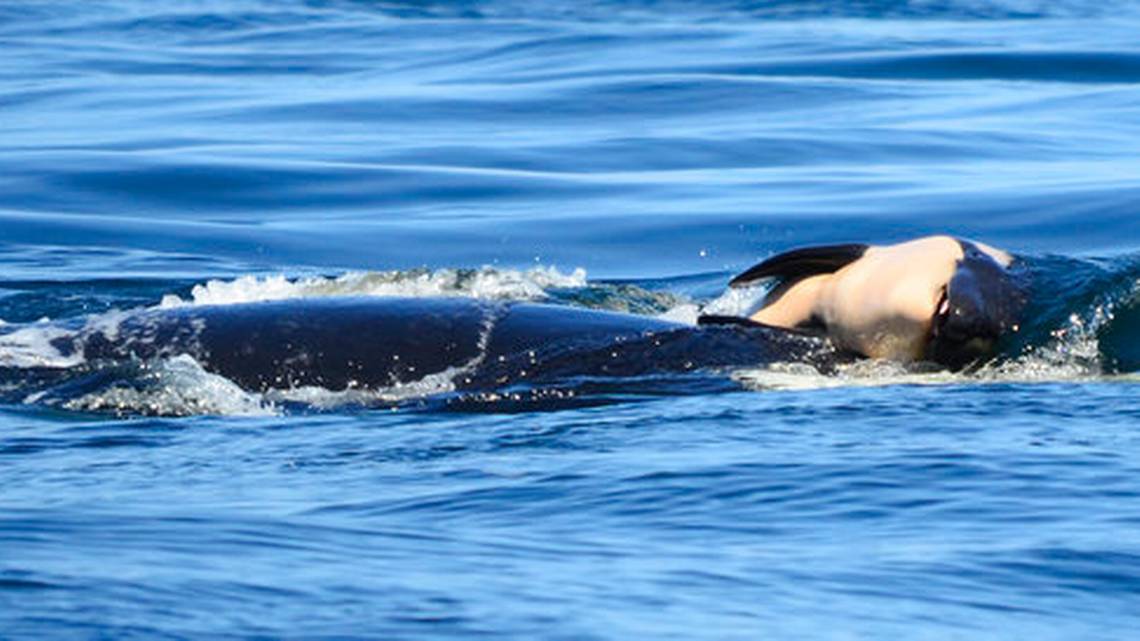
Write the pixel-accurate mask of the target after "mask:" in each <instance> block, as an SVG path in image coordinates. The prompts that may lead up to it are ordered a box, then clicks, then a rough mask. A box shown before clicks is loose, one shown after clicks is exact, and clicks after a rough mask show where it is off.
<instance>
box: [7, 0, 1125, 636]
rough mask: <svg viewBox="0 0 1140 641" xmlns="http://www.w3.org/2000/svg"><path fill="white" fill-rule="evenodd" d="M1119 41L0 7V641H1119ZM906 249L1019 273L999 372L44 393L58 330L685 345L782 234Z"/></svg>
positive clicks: (265, 8) (797, 9)
mask: <svg viewBox="0 0 1140 641" xmlns="http://www.w3.org/2000/svg"><path fill="white" fill-rule="evenodd" d="M1138 32H1140V10H1138V8H1137V7H1136V6H1134V5H1133V4H1131V3H1115V2H1114V3H1093V2H1056V3H1055V2H1031V1H1020V0H1005V1H1001V0H995V1H973V0H958V1H954V0H951V1H947V2H859V3H826V2H780V1H774V2H712V3H701V4H699V5H698V4H697V3H682V2H648V1H637V0H621V1H613V2H608V1H607V2H602V1H598V2H591V3H546V2H526V3H524V2H514V1H513V0H498V1H494V0H492V1H489V2H439V3H427V2H424V3H420V2H416V3H399V2H396V3H381V2H364V1H353V0H326V1H310V2H300V1H298V2H288V1H281V2H270V1H254V0H236V1H228V2H221V1H203V2H196V3H181V2H173V1H170V0H157V1H154V2H148V3H136V2H127V1H126V0H107V1H104V2H91V3H78V4H77V3H61V2H53V1H49V0H44V1H35V2H31V1H17V2H8V3H5V4H4V5H3V6H0V319H2V321H3V322H2V324H0V366H2V367H3V368H6V369H7V370H9V371H19V372H24V373H25V374H21V375H19V376H5V377H0V399H3V402H2V404H0V488H3V489H2V490H0V638H4V639H52V638H61V639H64V638H65V639H130V638H138V639H190V638H193V639H199V638H200V639H219V638H233V639H239V638H240V639H247V638H266V639H268V638H313V639H317V638H320V639H332V638H344V639H347V638H374V639H444V638H448V639H450V638H479V639H483V638H516V639H534V638H549V639H645V638H662V639H663V638H675V639H682V638H683V639H696V638H706V639H757V638H810V639H877V640H878V639H892V638H897V639H908V640H912V639H979V638H992V639H1009V638H1039V639H1121V638H1127V637H1128V636H1129V634H1131V632H1130V631H1131V630H1134V629H1138V628H1140V614H1138V612H1140V611H1138V610H1137V607H1136V603H1137V601H1138V598H1140V481H1138V479H1140V463H1138V461H1140V403H1138V402H1137V401H1138V400H1140V394H1138V390H1140V387H1138V386H1137V383H1138V382H1140V378H1138V377H1137V374H1136V372H1137V371H1138V370H1140V302H1138V295H1137V287H1138V285H1137V283H1138V282H1140V46H1138V45H1137V42H1138V41H1137V39H1136V34H1137V33H1138ZM930 233H951V234H957V235H962V236H968V237H973V238H977V239H979V240H983V241H985V242H988V243H990V244H993V245H997V246H999V247H1003V248H1005V249H1008V250H1010V251H1012V252H1014V253H1016V254H1017V255H1018V256H1019V257H1020V258H1021V260H1022V261H1023V262H1024V264H1026V265H1028V266H1029V268H1030V270H1031V271H1032V273H1033V275H1034V279H1033V283H1034V285H1033V300H1032V303H1031V306H1030V311H1029V314H1028V318H1027V320H1026V325H1025V328H1024V330H1023V332H1022V333H1021V334H1020V336H1019V338H1018V340H1017V341H1016V342H1015V343H1014V344H1011V345H1008V346H1006V348H1005V351H1004V353H1003V357H1002V358H1000V359H999V360H998V361H996V362H995V363H993V364H991V365H989V366H987V367H985V368H983V369H982V370H980V371H976V372H972V373H969V374H946V373H937V372H934V373H932V372H921V371H920V372H916V371H910V370H906V369H904V368H901V367H898V366H893V365H890V364H886V363H857V364H855V365H852V366H850V367H845V368H842V369H841V370H840V371H839V372H838V373H831V374H823V373H820V372H818V371H815V370H814V369H812V368H810V367H808V366H805V365H802V364H796V363H777V364H774V365H769V366H760V365H758V366H757V367H756V368H750V369H745V370H737V371H733V372H731V373H729V375H728V377H727V379H725V380H727V383H725V382H724V380H722V382H721V384H717V385H710V384H708V381H707V380H705V379H700V378H682V379H680V380H670V381H668V382H667V384H663V383H662V382H661V381H653V380H646V379H644V378H641V379H636V380H632V379H631V380H628V381H624V382H619V384H618V385H616V386H613V385H611V386H609V387H608V388H606V390H605V391H604V394H602V393H599V394H597V395H595V396H594V397H588V398H586V399H584V400H583V401H582V402H581V403H566V402H562V401H563V400H564V399H553V398H552V397H551V396H549V395H548V394H544V393H543V392H544V391H543V390H525V391H527V392H529V395H528V394H521V395H516V396H515V397H510V395H507V396H499V397H490V396H480V397H477V398H470V399H466V400H465V401H464V402H463V403H458V404H452V405H448V404H444V405H440V404H438V403H433V402H431V401H432V399H438V398H441V396H442V397H446V396H447V394H449V393H451V390H452V388H451V381H450V380H448V379H446V377H445V378H443V379H431V380H424V381H421V382H419V383H417V384H413V385H407V386H397V387H394V388H387V389H367V390H349V391H348V392H345V391H336V390H324V389H317V388H307V389H299V390H290V391H287V392H281V393H274V394H253V393H249V392H246V391H243V390H240V389H238V388H237V387H235V386H234V385H233V384H232V382H230V381H227V380H225V379H223V378H221V377H218V376H215V375H212V374H209V373H207V372H205V371H203V370H202V368H201V367H199V366H198V364H197V363H196V362H194V361H193V360H192V359H170V360H167V361H163V362H159V363H144V364H140V365H139V367H138V368H137V369H135V370H131V371H130V372H122V373H120V375H119V377H118V378H111V379H109V380H105V381H103V382H102V383H101V384H100V385H95V386H89V387H85V388H82V389H77V388H74V387H64V388H59V387H50V386H47V387H45V386H44V385H42V384H41V383H42V381H40V380H39V379H38V378H37V377H38V376H39V375H40V374H39V372H41V371H42V369H43V368H45V367H47V368H48V369H50V368H53V367H54V368H60V367H72V366H75V365H76V363H75V362H68V361H67V357H66V355H63V354H60V353H59V352H58V351H56V350H54V349H53V348H52V343H51V340H52V338H53V336H55V335H56V334H55V333H54V332H58V331H59V327H61V326H62V325H67V324H71V326H75V325H85V326H113V325H114V324H115V323H116V322H117V321H118V319H120V318H122V314H123V312H125V311H129V310H137V309H140V308H149V307H154V306H160V305H161V306H167V307H172V306H178V305H198V304H209V303H218V304H229V303H242V302H249V301H255V300H265V299H277V298H299V299H304V298H312V297H321V296H330V295H346V294H347V295H355V296H361V295H363V296H391V295H397V296H434V295H441V294H442V295H450V296H475V297H480V298H491V299H506V300H537V301H543V302H549V303H555V304H564V305H573V306H587V307H594V308H601V309H608V310H618V311H632V312H634V313H639V314H647V315H654V316H664V317H666V318H671V319H675V320H682V321H684V320H691V319H692V318H695V315H696V313H697V310H699V309H702V308H704V309H706V310H708V309H712V310H716V309H730V310H731V309H735V308H739V307H740V306H741V305H743V304H744V302H742V301H740V300H738V299H737V298H736V297H734V295H733V294H731V293H726V292H725V283H726V282H727V280H728V279H729V278H730V277H731V275H732V274H733V273H736V272H738V271H740V270H742V269H744V268H746V267H748V266H749V265H751V264H753V263H754V262H755V261H756V260H758V259H759V258H762V257H764V256H767V255H770V254H771V253H772V252H775V251H781V250H784V249H787V248H790V247H793V246H797V245H804V244H811V243H818V242H843V241H848V242H849V241H862V242H874V243H887V242H894V241H899V240H903V239H908V238H911V237H915V236H919V235H924V234H930ZM45 390H46V391H45ZM587 396H589V395H588V394H587Z"/></svg>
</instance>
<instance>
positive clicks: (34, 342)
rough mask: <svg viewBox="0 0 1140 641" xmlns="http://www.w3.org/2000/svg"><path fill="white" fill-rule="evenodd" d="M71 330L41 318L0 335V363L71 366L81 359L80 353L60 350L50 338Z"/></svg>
mask: <svg viewBox="0 0 1140 641" xmlns="http://www.w3.org/2000/svg"><path fill="white" fill-rule="evenodd" d="M73 335H74V333H73V332H71V331H69V330H66V329H63V328H61V327H58V326H53V325H50V324H47V323H46V322H44V321H40V323H38V324H35V325H30V326H28V327H23V328H20V329H17V330H16V331H14V332H11V333H8V334H4V335H2V336H0V367H12V368H31V367H55V368H65V367H75V366H76V365H79V364H81V363H83V353H82V352H78V351H77V352H73V353H71V354H64V353H63V352H61V351H60V350H59V349H58V348H56V347H55V346H54V345H52V341H55V340H58V339H66V338H70V337H71V336H73Z"/></svg>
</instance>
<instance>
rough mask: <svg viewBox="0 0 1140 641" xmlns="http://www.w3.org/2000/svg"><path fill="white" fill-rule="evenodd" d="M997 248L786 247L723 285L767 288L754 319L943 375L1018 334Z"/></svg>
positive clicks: (932, 244)
mask: <svg viewBox="0 0 1140 641" xmlns="http://www.w3.org/2000/svg"><path fill="white" fill-rule="evenodd" d="M1014 265H1015V260H1014V258H1013V256H1012V255H1010V254H1008V253H1007V252H1005V251H1002V250H1000V249H996V248H994V247H990V246H988V245H985V244H982V243H978V242H973V241H969V240H962V239H958V238H953V237H950V236H928V237H924V238H918V239H915V240H911V241H907V242H903V243H898V244H895V245H885V246H871V245H865V244H843V245H827V246H816V247H806V248H801V249H794V250H791V251H788V252H785V253H781V254H779V255H776V256H773V257H771V258H768V259H766V260H764V261H762V262H760V263H758V264H756V265H754V266H753V267H751V268H749V269H748V270H746V271H744V272H743V273H741V274H739V275H738V276H736V277H735V278H733V279H732V280H731V281H730V283H729V284H730V286H732V287H748V286H752V285H754V284H756V283H757V282H760V281H769V282H771V283H772V284H773V287H772V289H771V290H770V291H769V293H768V294H767V296H766V297H765V299H764V301H763V304H762V306H761V307H760V309H759V310H757V311H756V312H755V313H754V314H752V315H751V317H750V320H751V321H752V322H755V323H758V324H761V325H766V326H770V327H775V328H784V329H794V330H799V331H805V332H815V333H818V334H820V335H825V336H827V337H828V338H830V339H831V341H832V342H833V343H834V344H835V345H836V346H837V347H838V348H840V349H843V350H847V351H850V352H852V353H853V354H856V355H858V356H862V357H866V358H875V359H889V360H894V361H899V362H902V363H912V362H916V361H929V362H933V363H937V364H939V365H942V366H945V367H949V368H951V369H961V368H963V367H966V366H969V365H972V364H976V363H980V362H983V361H985V360H986V359H987V358H989V357H991V356H992V355H993V354H994V351H995V347H996V345H997V344H998V341H999V340H1000V339H1001V338H1002V337H1004V336H1006V335H1008V334H1010V333H1013V332H1017V331H1018V330H1019V324H1018V316H1019V313H1020V311H1021V309H1022V308H1023V307H1024V305H1025V302H1026V294H1025V292H1026V283H1025V282H1024V276H1023V275H1022V274H1020V273H1019V272H1018V271H1017V270H1016V269H1014Z"/></svg>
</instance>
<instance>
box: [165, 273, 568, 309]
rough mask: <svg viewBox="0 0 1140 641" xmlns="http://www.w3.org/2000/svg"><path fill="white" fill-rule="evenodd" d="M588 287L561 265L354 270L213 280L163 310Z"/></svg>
mask: <svg viewBox="0 0 1140 641" xmlns="http://www.w3.org/2000/svg"><path fill="white" fill-rule="evenodd" d="M585 286H586V271H585V270H584V269H582V268H577V269H575V270H574V271H572V272H570V273H564V272H560V271H558V269H557V268H555V267H536V268H534V269H530V270H526V271H517V270H499V269H494V268H491V267H483V268H481V269H440V270H435V271H431V270H426V269H422V270H411V271H387V272H350V273H347V274H344V275H341V276H337V277H332V278H330V277H322V276H315V277H307V278H300V279H295V280H293V279H289V278H286V277H285V276H280V275H279V276H265V277H257V276H242V277H240V278H238V279H236V280H231V281H222V280H211V281H209V282H207V283H206V284H204V285H196V286H194V288H193V289H192V290H191V292H190V298H189V299H188V300H184V299H182V298H181V297H179V296H176V295H173V294H169V295H167V296H165V297H163V299H162V302H161V304H160V307H163V308H172V307H182V306H187V305H235V304H240V303H252V302H258V301H269V300H285V299H294V298H318V297H328V296H398V297H410V298H424V297H431V296H467V297H471V298H483V299H501V300H542V299H545V298H547V297H548V295H549V294H548V290H550V289H554V288H581V287H585Z"/></svg>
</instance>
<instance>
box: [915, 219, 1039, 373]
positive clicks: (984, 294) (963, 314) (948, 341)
mask: <svg viewBox="0 0 1140 641" xmlns="http://www.w3.org/2000/svg"><path fill="white" fill-rule="evenodd" d="M959 242H960V243H961V245H962V253H963V255H962V258H960V259H959V260H958V262H957V264H956V266H955V269H954V273H953V275H952V276H951V278H950V279H949V281H948V282H947V283H946V285H945V286H944V287H943V289H942V295H941V298H940V299H939V301H938V303H937V304H936V305H935V309H934V315H933V317H932V319H931V323H930V338H929V340H928V342H927V348H926V355H925V356H926V359H927V360H929V361H933V362H935V363H938V364H940V365H944V366H946V367H949V368H951V369H963V368H965V367H968V366H971V365H975V364H980V363H981V362H983V361H985V360H987V359H989V358H991V357H993V356H994V354H995V352H996V348H997V344H998V340H999V339H1000V338H1002V337H1003V336H1005V335H1007V334H1009V333H1010V332H1016V331H1018V329H1019V327H1018V317H1019V314H1020V312H1021V309H1022V308H1023V307H1024V305H1025V290H1024V284H1023V283H1022V282H1020V280H1019V278H1017V276H1016V275H1015V274H1013V273H1012V272H1011V271H1010V270H1009V269H1008V267H1007V266H1006V265H1003V264H1002V263H1000V262H999V261H998V260H996V259H995V258H994V256H993V255H992V254H990V253H987V252H985V251H982V250H981V249H979V248H978V246H977V245H975V244H974V243H971V242H969V241H959Z"/></svg>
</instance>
